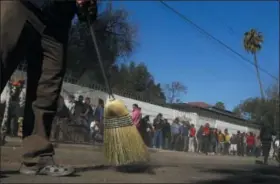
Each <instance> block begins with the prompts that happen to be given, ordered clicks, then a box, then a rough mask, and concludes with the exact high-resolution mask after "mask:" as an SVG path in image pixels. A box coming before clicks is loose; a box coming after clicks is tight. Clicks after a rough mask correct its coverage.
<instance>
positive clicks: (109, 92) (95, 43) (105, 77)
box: [87, 16, 115, 99]
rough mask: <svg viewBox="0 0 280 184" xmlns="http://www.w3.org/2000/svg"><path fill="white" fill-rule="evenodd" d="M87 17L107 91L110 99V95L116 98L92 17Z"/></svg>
mask: <svg viewBox="0 0 280 184" xmlns="http://www.w3.org/2000/svg"><path fill="white" fill-rule="evenodd" d="M87 19H88V26H89V30H90V34H91V38H92V42H93V45H94V48H95V51H96V54H97V60H98V62H99V65H100V69H101V72H102V75H103V78H104V82H105V87H106V88H107V91H108V94H109V99H110V97H111V99H115V97H114V95H113V91H112V88H111V87H110V84H109V81H108V78H107V76H106V73H105V69H104V65H103V60H102V58H101V54H100V50H99V47H98V45H97V40H96V36H95V33H94V30H93V26H92V24H91V21H90V17H89V16H88V18H87Z"/></svg>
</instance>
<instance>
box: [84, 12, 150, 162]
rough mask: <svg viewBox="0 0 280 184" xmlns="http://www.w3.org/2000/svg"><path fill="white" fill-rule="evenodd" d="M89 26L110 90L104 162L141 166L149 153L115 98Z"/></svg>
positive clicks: (129, 118) (146, 160)
mask: <svg viewBox="0 0 280 184" xmlns="http://www.w3.org/2000/svg"><path fill="white" fill-rule="evenodd" d="M88 26H89V30H90V34H91V37H92V41H93V44H94V47H95V51H96V54H97V59H98V62H99V64H100V68H101V72H102V75H103V77H104V82H105V86H106V88H107V90H108V94H109V99H108V100H107V102H106V104H105V107H104V153H105V158H106V159H107V160H108V162H109V163H110V164H111V165H113V166H132V165H142V164H146V163H147V162H148V161H149V152H148V149H147V147H146V145H145V143H144V141H143V139H142V137H141V135H140V134H139V132H138V130H137V128H136V127H135V126H134V125H133V123H132V119H131V117H130V113H129V111H128V109H127V108H126V106H125V104H124V102H123V101H121V100H117V99H115V98H114V95H113V92H112V89H111V87H110V85H109V82H108V79H107V76H106V74H105V71H104V66H103V62H102V59H101V54H100V51H99V48H98V45H97V40H96V37H95V33H94V30H93V27H92V24H91V21H90V18H89V17H88Z"/></svg>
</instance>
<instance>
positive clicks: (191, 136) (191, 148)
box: [189, 124, 197, 152]
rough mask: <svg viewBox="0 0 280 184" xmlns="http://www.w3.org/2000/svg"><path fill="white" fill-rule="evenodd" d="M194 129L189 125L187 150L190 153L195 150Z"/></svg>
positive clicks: (192, 125)
mask: <svg viewBox="0 0 280 184" xmlns="http://www.w3.org/2000/svg"><path fill="white" fill-rule="evenodd" d="M195 134H196V129H195V127H194V124H191V128H190V134H189V137H190V138H189V143H190V144H189V149H190V151H191V152H195V150H196V145H197V144H196V139H195Z"/></svg>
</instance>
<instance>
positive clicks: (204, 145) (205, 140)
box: [202, 136, 210, 154]
mask: <svg viewBox="0 0 280 184" xmlns="http://www.w3.org/2000/svg"><path fill="white" fill-rule="evenodd" d="M209 147H210V139H209V136H203V137H202V152H203V153H205V154H208V152H209Z"/></svg>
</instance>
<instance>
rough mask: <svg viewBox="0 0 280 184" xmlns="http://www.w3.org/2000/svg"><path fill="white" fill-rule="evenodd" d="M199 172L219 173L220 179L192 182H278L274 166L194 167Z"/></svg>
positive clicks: (278, 172)
mask: <svg viewBox="0 0 280 184" xmlns="http://www.w3.org/2000/svg"><path fill="white" fill-rule="evenodd" d="M196 169H199V171H200V172H206V173H211V174H217V175H221V176H222V177H221V178H222V179H216V180H207V181H206V180H204V181H202V180H201V181H197V182H194V183H195V184H211V183H215V184H225V183H226V184H251V183H261V184H277V183H280V168H279V167H276V166H255V167H250V168H248V167H246V166H244V167H240V168H232V169H228V168H227V169H225V168H217V169H213V168H211V169H210V168H208V169H207V168H202V167H200V168H196Z"/></svg>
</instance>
